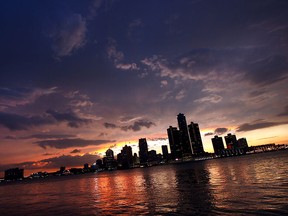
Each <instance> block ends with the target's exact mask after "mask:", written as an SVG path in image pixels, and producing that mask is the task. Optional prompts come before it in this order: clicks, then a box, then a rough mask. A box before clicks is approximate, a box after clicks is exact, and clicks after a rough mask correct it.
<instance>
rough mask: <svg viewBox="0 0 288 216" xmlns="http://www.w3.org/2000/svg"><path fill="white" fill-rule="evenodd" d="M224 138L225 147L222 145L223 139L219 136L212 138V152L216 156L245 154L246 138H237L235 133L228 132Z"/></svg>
mask: <svg viewBox="0 0 288 216" xmlns="http://www.w3.org/2000/svg"><path fill="white" fill-rule="evenodd" d="M224 138H225V143H226V148H225V147H224V143H223V139H222V137H219V136H214V138H212V139H211V140H212V145H213V148H214V153H215V155H217V156H221V157H229V156H235V155H241V154H245V153H246V152H247V151H248V143H247V140H246V138H240V139H238V140H237V138H236V135H234V134H231V133H228V134H227V136H225V137H224Z"/></svg>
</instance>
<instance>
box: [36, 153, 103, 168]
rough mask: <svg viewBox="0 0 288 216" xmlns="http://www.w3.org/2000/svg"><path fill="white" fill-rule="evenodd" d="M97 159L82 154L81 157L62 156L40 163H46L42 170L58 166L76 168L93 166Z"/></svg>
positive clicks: (96, 156)
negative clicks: (87, 165)
mask: <svg viewBox="0 0 288 216" xmlns="http://www.w3.org/2000/svg"><path fill="white" fill-rule="evenodd" d="M97 159H100V156H99V155H93V154H84V155H82V156H80V155H76V156H71V155H62V156H59V157H53V158H48V159H44V160H41V162H42V163H46V165H45V166H44V167H43V168H59V167H60V166H66V167H78V166H83V165H84V164H85V163H88V164H93V163H95V162H96V160H97Z"/></svg>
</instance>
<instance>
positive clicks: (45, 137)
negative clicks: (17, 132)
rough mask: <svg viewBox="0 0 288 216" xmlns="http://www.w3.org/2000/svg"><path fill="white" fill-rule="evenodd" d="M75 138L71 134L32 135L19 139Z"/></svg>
mask: <svg viewBox="0 0 288 216" xmlns="http://www.w3.org/2000/svg"><path fill="white" fill-rule="evenodd" d="M72 137H76V135H73V134H33V135H30V136H25V137H20V138H21V139H33V138H35V139H64V138H72Z"/></svg>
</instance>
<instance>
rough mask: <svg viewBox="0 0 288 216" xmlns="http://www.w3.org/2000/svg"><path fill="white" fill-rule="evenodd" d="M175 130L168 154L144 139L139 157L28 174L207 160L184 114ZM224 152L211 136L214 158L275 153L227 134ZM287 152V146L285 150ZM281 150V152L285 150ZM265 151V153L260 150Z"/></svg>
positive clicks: (17, 174)
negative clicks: (156, 149)
mask: <svg viewBox="0 0 288 216" xmlns="http://www.w3.org/2000/svg"><path fill="white" fill-rule="evenodd" d="M177 122H178V128H177V127H172V126H169V128H168V129H167V134H168V140H169V146H170V152H171V153H168V146H167V145H162V146H161V147H162V154H157V153H156V151H155V150H149V149H148V144H147V140H146V138H141V139H139V143H138V145H139V154H138V155H137V153H134V154H133V152H132V147H131V146H127V145H125V146H124V147H123V148H122V150H121V152H120V153H119V154H117V157H116V158H115V157H114V152H113V150H112V149H108V150H107V151H106V153H105V156H104V157H103V159H98V160H96V162H95V163H94V164H92V165H91V166H89V164H87V163H85V164H84V167H83V168H71V169H69V170H66V169H65V167H61V168H60V170H59V171H56V172H55V173H47V172H37V173H33V174H31V176H30V178H42V177H47V176H50V175H71V174H82V173H87V172H95V171H103V170H114V169H129V168H134V167H144V166H153V165H157V164H161V163H167V162H173V161H177V160H180V161H186V160H192V159H193V158H197V157H202V156H204V157H206V156H210V157H211V154H210V153H207V152H205V151H204V149H203V143H202V139H201V134H200V128H199V125H198V124H197V123H194V122H191V123H190V124H187V122H186V117H185V115H184V114H183V113H179V114H178V115H177ZM224 139H225V143H226V148H225V146H224V142H223V138H222V137H220V136H214V137H213V138H212V139H211V141H212V144H213V148H214V154H215V155H216V157H229V156H236V155H242V154H245V153H246V152H252V151H254V153H256V152H257V151H260V150H261V151H264V150H265V151H266V150H267V151H268V150H275V149H278V146H275V144H269V145H263V146H260V147H261V148H260V147H259V148H258V147H254V148H253V147H248V143H247V140H246V138H240V139H237V138H236V135H233V134H231V133H228V134H227V135H226V136H225V137H224ZM284 147H285V148H286V146H284ZM284 147H283V148H284ZM263 149H264V150H263ZM23 174H24V170H23V169H19V168H13V169H8V170H6V171H5V180H19V179H23V178H24V176H23Z"/></svg>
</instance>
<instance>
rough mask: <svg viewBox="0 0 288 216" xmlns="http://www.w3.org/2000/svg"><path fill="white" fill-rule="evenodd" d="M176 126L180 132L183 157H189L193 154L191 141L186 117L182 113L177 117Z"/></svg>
mask: <svg viewBox="0 0 288 216" xmlns="http://www.w3.org/2000/svg"><path fill="white" fill-rule="evenodd" d="M177 121H178V126H179V130H180V137H181V144H182V152H183V156H191V155H192V154H193V149H192V145H191V140H190V136H189V132H188V127H187V122H186V117H185V115H184V114H183V113H179V114H178V115H177Z"/></svg>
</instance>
